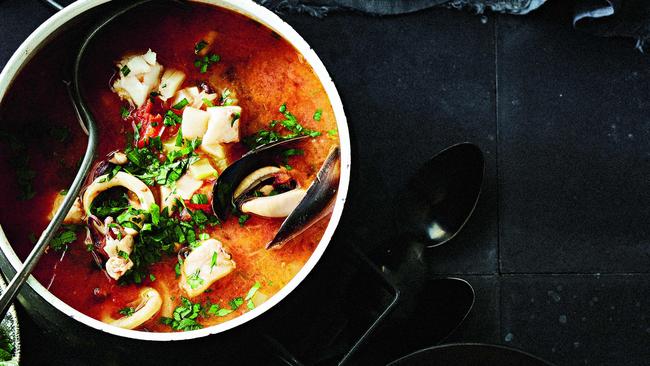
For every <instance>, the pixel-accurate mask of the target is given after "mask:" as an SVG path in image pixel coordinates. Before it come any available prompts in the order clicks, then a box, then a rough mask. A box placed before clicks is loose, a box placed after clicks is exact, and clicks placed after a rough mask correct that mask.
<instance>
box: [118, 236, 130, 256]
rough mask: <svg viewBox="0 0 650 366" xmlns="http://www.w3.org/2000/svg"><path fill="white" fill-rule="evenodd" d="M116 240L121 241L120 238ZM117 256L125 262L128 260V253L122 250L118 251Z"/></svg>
mask: <svg viewBox="0 0 650 366" xmlns="http://www.w3.org/2000/svg"><path fill="white" fill-rule="evenodd" d="M118 239H121V238H118ZM117 255H119V256H120V257H122V258H124V259H126V260H129V253H127V252H125V251H123V250H120V251H118V252H117Z"/></svg>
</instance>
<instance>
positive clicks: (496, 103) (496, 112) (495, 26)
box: [492, 15, 501, 275]
mask: <svg viewBox="0 0 650 366" xmlns="http://www.w3.org/2000/svg"><path fill="white" fill-rule="evenodd" d="M498 21H499V16H498V15H497V16H495V18H494V23H493V28H492V29H493V31H494V125H495V136H494V160H495V169H496V180H497V181H496V195H497V197H496V200H497V207H496V211H497V274H499V275H500V274H501V212H500V207H499V206H500V202H501V200H500V198H501V192H500V189H499V187H500V185H499V48H498V44H497V42H498V40H499V37H498V36H497V33H498Z"/></svg>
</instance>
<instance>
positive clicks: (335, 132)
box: [327, 129, 338, 136]
mask: <svg viewBox="0 0 650 366" xmlns="http://www.w3.org/2000/svg"><path fill="white" fill-rule="evenodd" d="M327 134H328V135H330V136H336V135H338V131H337V130H336V129H333V130H329V131H327Z"/></svg>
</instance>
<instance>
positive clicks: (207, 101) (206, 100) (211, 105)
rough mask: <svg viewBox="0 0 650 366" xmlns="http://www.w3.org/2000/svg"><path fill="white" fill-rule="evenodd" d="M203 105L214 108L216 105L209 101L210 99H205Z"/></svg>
mask: <svg viewBox="0 0 650 366" xmlns="http://www.w3.org/2000/svg"><path fill="white" fill-rule="evenodd" d="M202 100H203V104H205V105H206V106H208V107H214V104H212V102H211V101H210V100H209V99H208V98H203V99H202Z"/></svg>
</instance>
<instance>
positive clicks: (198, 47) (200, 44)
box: [194, 40, 208, 55]
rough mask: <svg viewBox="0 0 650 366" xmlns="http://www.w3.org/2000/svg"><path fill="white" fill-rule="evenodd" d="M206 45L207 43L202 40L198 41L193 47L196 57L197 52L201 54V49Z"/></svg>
mask: <svg viewBox="0 0 650 366" xmlns="http://www.w3.org/2000/svg"><path fill="white" fill-rule="evenodd" d="M207 45H208V42H206V41H204V40H200V41H199V42H198V43H197V44H195V45H194V54H195V55H198V54H199V52H201V50H202V49H204V48H205V46H207Z"/></svg>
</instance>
